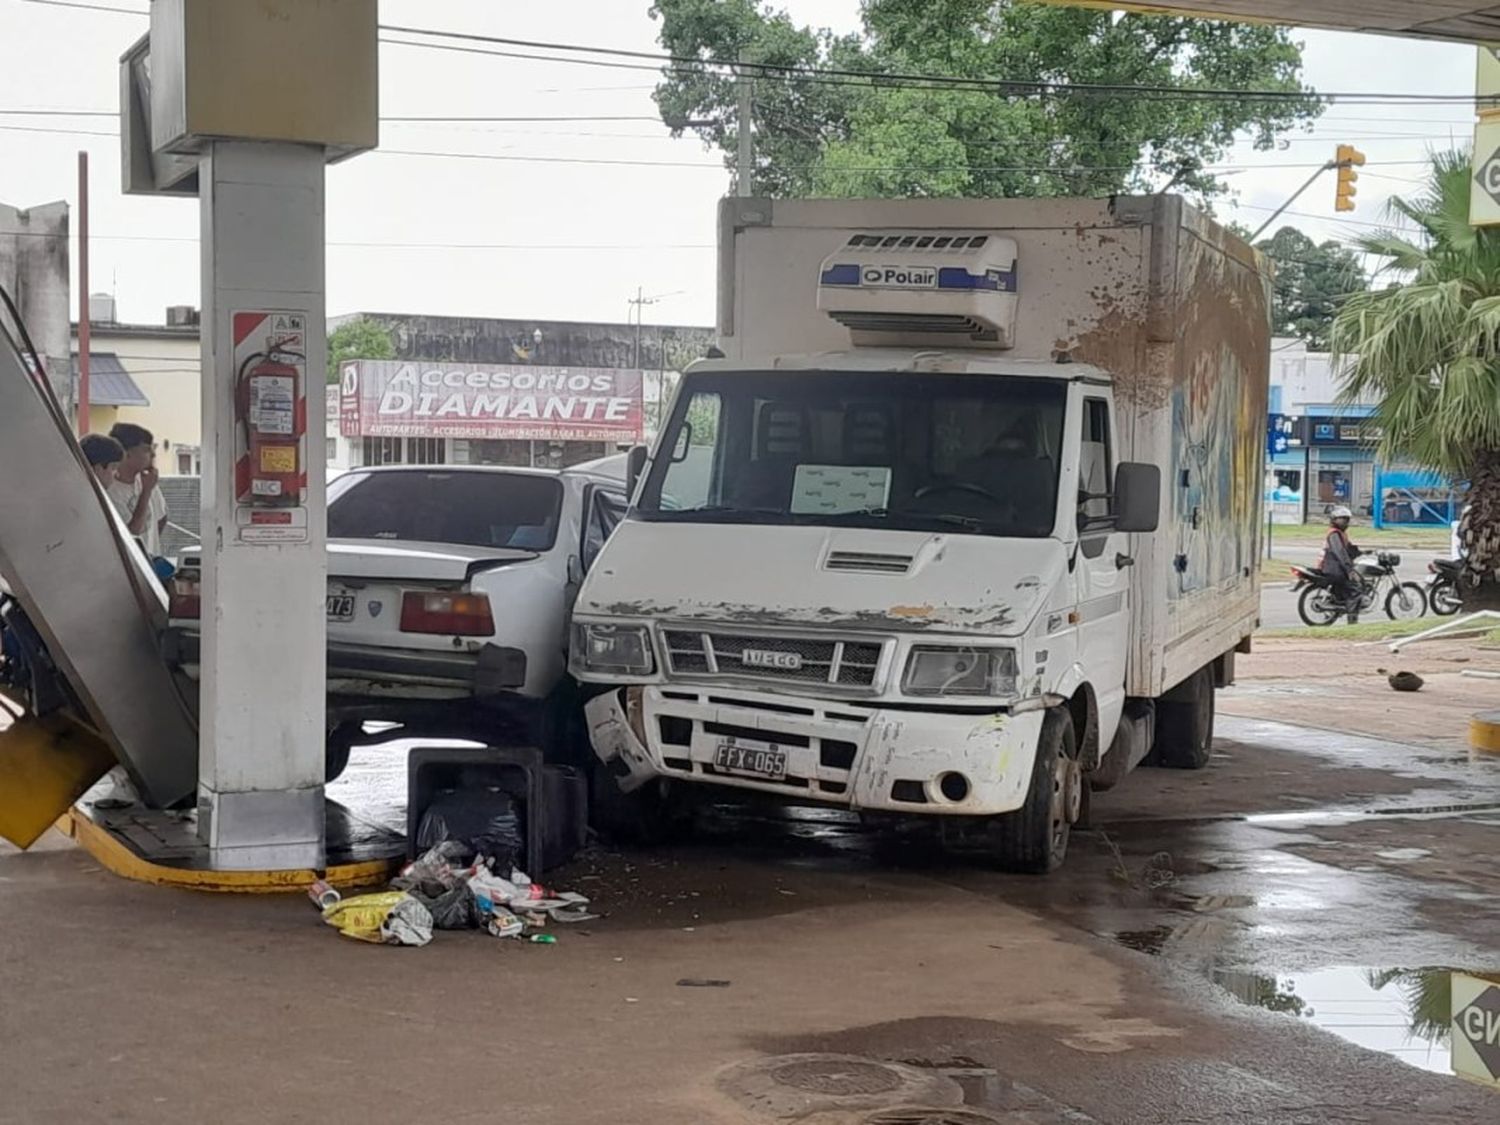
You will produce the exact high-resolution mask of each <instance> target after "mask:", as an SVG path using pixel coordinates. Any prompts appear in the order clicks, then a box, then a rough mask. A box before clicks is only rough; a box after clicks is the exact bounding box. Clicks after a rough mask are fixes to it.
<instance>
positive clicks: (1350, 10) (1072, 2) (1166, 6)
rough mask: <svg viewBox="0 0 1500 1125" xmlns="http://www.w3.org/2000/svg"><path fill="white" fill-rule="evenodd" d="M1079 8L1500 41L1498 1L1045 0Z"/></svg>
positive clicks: (1480, 41) (1474, 41)
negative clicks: (1148, 0)
mask: <svg viewBox="0 0 1500 1125" xmlns="http://www.w3.org/2000/svg"><path fill="white" fill-rule="evenodd" d="M1045 2H1046V3H1055V4H1066V5H1068V6H1071V7H1079V8H1113V9H1117V10H1124V11H1132V12H1147V13H1151V14H1155V15H1168V16H1197V17H1201V18H1204V19H1221V20H1253V21H1257V22H1263V23H1279V24H1293V25H1295V26H1297V27H1325V28H1330V29H1333V30H1337V31H1368V32H1376V33H1379V34H1384V35H1407V36H1417V37H1421V38H1424V39H1451V40H1455V41H1458V42H1463V43H1491V42H1500V4H1496V3H1488V2H1485V0H1153V2H1152V3H1140V4H1135V3H1129V2H1128V0H1045Z"/></svg>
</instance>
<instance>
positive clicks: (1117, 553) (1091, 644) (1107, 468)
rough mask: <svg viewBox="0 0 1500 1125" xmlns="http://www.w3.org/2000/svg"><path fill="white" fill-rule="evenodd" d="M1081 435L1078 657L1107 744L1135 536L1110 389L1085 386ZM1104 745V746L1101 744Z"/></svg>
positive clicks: (1121, 695)
mask: <svg viewBox="0 0 1500 1125" xmlns="http://www.w3.org/2000/svg"><path fill="white" fill-rule="evenodd" d="M1080 391H1081V396H1080V397H1081V403H1080V407H1081V408H1080V410H1079V412H1078V414H1077V415H1076V417H1078V418H1079V420H1080V422H1079V425H1080V432H1079V442H1078V508H1077V517H1076V518H1077V529H1078V540H1077V544H1076V547H1075V551H1076V554H1075V556H1074V557H1075V563H1074V574H1075V583H1076V589H1077V591H1078V600H1077V606H1076V608H1075V610H1074V613H1075V615H1076V620H1077V628H1078V656H1079V661H1080V663H1081V664H1082V665H1083V667H1084V670H1085V672H1086V674H1087V676H1088V679H1089V681H1090V683H1092V684H1093V686H1094V693H1095V696H1096V698H1097V701H1098V706H1099V730H1100V737H1101V740H1102V741H1103V744H1104V746H1107V745H1108V739H1109V738H1110V737H1111V736H1112V734H1113V732H1114V729H1115V726H1116V724H1117V723H1118V721H1119V717H1120V712H1121V709H1122V708H1123V707H1124V703H1125V662H1126V658H1127V653H1128V652H1129V648H1130V568H1131V566H1133V565H1134V564H1133V560H1131V559H1130V558H1129V556H1128V555H1127V554H1126V551H1127V550H1128V549H1129V537H1128V536H1126V535H1125V534H1123V533H1122V532H1120V531H1118V530H1117V528H1116V525H1115V503H1114V479H1115V467H1116V464H1117V453H1116V450H1117V448H1118V443H1117V442H1116V441H1115V429H1114V403H1113V396H1112V394H1111V392H1110V391H1109V390H1108V389H1105V388H1099V387H1090V386H1084V387H1081V388H1080ZM1101 749H1103V746H1101Z"/></svg>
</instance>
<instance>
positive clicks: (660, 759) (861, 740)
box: [587, 685, 1043, 816]
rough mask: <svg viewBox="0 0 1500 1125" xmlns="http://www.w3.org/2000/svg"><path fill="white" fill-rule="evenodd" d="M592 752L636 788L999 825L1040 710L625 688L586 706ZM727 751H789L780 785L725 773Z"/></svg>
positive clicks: (1018, 800) (1013, 798) (1030, 757)
mask: <svg viewBox="0 0 1500 1125" xmlns="http://www.w3.org/2000/svg"><path fill="white" fill-rule="evenodd" d="M587 714H588V724H589V735H590V739H591V741H592V742H593V746H594V752H595V753H596V754H597V755H598V756H599V758H600V759H601V760H602V761H604V762H605V763H606V764H609V765H611V766H612V767H613V768H614V770H615V772H616V773H617V774H619V775H620V787H621V788H622V789H625V790H627V791H629V790H632V789H636V788H638V787H640V786H641V785H643V784H645V783H646V782H647V781H649V780H651V779H652V778H656V777H666V778H673V779H677V780H683V781H696V782H704V783H707V784H711V785H728V786H733V787H736V788H741V789H751V790H755V791H757V792H762V793H774V794H777V795H780V796H784V797H788V798H792V799H796V800H802V801H816V802H820V803H825V804H833V805H841V806H844V807H848V808H855V809H878V810H883V811H888V812H902V813H914V814H928V815H948V816H993V815H995V814H997V813H1004V812H1011V811H1013V810H1015V809H1018V808H1020V807H1021V805H1022V804H1023V803H1024V801H1025V799H1026V791H1027V788H1028V786H1029V784H1030V780H1031V771H1032V763H1033V761H1034V758H1035V754H1036V747H1037V740H1038V738H1039V737H1040V734H1041V729H1042V717H1043V716H1042V712H1041V711H1033V712H1030V713H1027V714H1020V715H1012V714H1007V713H1004V712H997V713H994V714H987V715H961V714H951V713H944V712H925V711H908V710H900V711H897V710H885V709H882V708H880V707H878V706H875V707H860V706H855V705H852V704H849V703H833V702H825V701H822V700H813V699H805V698H800V697H795V696H786V695H772V694H769V693H764V692H756V691H738V690H735V691H725V690H724V689H722V688H719V689H715V690H714V691H713V692H712V693H710V692H708V691H698V690H694V689H691V688H683V687H681V686H679V685H673V686H671V687H670V688H661V687H639V688H620V689H618V690H614V691H610V692H608V693H606V694H604V695H601V696H599V697H597V698H595V699H594V700H592V701H591V702H590V703H589V704H588V707H587ZM727 744H732V745H735V746H738V747H745V746H751V747H766V748H769V749H770V750H771V751H773V752H775V753H784V754H785V759H784V766H785V770H784V773H783V774H781V775H780V776H778V777H760V776H747V775H744V774H742V773H736V772H730V771H728V770H725V769H724V768H722V767H721V766H720V765H719V764H718V762H719V761H720V750H721V748H723V747H724V746H725V745H727Z"/></svg>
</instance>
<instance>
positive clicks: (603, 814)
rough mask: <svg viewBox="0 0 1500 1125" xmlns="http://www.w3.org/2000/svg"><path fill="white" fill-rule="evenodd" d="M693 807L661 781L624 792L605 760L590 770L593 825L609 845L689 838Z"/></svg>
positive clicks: (675, 840) (643, 843)
mask: <svg viewBox="0 0 1500 1125" xmlns="http://www.w3.org/2000/svg"><path fill="white" fill-rule="evenodd" d="M695 819H696V818H695V817H694V815H693V810H692V808H691V806H688V805H686V804H684V803H683V802H681V801H677V800H674V799H673V798H672V796H671V795H670V794H669V793H667V792H666V791H665V789H664V788H663V786H662V783H661V782H659V781H651V782H647V783H646V784H645V785H643V786H641V787H640V788H639V789H637V790H635V791H633V792H630V793H623V792H621V791H620V786H619V785H618V784H617V783H616V781H615V778H614V775H613V774H611V773H610V771H609V768H608V767H607V766H605V765H604V764H603V763H602V762H595V763H593V766H592V767H591V768H590V769H589V827H590V828H592V829H593V830H594V832H595V834H596V835H598V837H599V838H600V839H601V840H602V841H604V842H605V843H607V844H627V845H634V846H637V847H653V846H656V845H659V844H669V843H675V842H680V841H682V840H685V839H687V838H688V837H689V836H690V835H691V834H692V830H693V826H694V822H695Z"/></svg>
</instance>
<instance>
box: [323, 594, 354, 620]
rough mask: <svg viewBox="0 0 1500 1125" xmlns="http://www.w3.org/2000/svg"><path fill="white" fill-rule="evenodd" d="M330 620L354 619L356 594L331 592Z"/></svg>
mask: <svg viewBox="0 0 1500 1125" xmlns="http://www.w3.org/2000/svg"><path fill="white" fill-rule="evenodd" d="M328 620H330V621H353V620H354V595H353V594H329V595H328Z"/></svg>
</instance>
